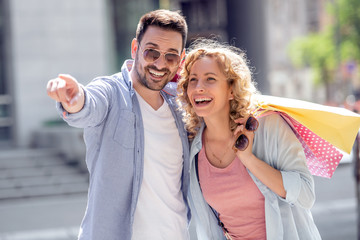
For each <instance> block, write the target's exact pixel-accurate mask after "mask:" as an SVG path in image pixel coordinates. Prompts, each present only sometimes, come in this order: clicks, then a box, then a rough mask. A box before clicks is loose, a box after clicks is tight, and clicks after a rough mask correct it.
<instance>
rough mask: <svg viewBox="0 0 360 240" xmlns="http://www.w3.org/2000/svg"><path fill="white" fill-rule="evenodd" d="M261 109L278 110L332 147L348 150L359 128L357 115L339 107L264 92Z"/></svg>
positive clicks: (359, 119) (260, 104)
mask: <svg viewBox="0 0 360 240" xmlns="http://www.w3.org/2000/svg"><path fill="white" fill-rule="evenodd" d="M259 100H260V101H259V106H260V107H261V108H263V109H268V110H273V111H280V112H283V113H286V114H288V115H289V116H290V117H292V118H293V119H295V120H296V121H298V122H299V123H301V124H302V125H304V126H306V127H307V128H308V129H310V130H311V131H313V132H314V133H315V134H317V135H318V136H320V137H321V138H323V139H325V140H326V141H328V142H329V143H331V144H333V145H334V146H335V147H337V148H339V149H341V150H343V151H344V152H347V153H350V152H351V149H352V146H353V144H354V141H355V137H356V134H357V133H358V131H359V128H360V115H359V114H356V113H354V112H352V111H349V110H347V109H344V108H339V107H330V106H325V105H321V104H316V103H311V102H306V101H301V100H296V99H290V98H281V97H273V96H266V95H263V96H261V97H260V98H259Z"/></svg>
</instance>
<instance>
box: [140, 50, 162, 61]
mask: <svg viewBox="0 0 360 240" xmlns="http://www.w3.org/2000/svg"><path fill="white" fill-rule="evenodd" d="M159 57H160V52H159V51H156V50H155V49H146V50H145V51H144V59H145V61H147V62H154V61H156V60H157V59H158V58H159Z"/></svg>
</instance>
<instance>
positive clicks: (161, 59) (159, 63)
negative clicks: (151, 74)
mask: <svg viewBox="0 0 360 240" xmlns="http://www.w3.org/2000/svg"><path fill="white" fill-rule="evenodd" d="M154 64H155V66H156V67H157V68H158V69H162V68H166V67H168V66H167V62H166V59H165V55H164V54H161V55H160V57H159V58H158V59H156V60H155V62H154Z"/></svg>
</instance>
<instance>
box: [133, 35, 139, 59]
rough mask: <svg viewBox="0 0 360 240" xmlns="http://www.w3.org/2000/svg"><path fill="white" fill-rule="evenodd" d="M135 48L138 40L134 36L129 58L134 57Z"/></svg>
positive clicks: (136, 48)
mask: <svg viewBox="0 0 360 240" xmlns="http://www.w3.org/2000/svg"><path fill="white" fill-rule="evenodd" d="M137 50H138V41H137V39H136V38H134V39H133V40H132V42H131V58H132V59H135V56H136V52H137Z"/></svg>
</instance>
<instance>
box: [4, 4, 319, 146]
mask: <svg viewBox="0 0 360 240" xmlns="http://www.w3.org/2000/svg"><path fill="white" fill-rule="evenodd" d="M318 1H320V0H317V1H312V0H306V1H301V0H286V1H284V0H274V1H264V0H242V1H238V0H225V1H223V0H146V1H142V0H134V1H125V0H106V1H104V0H77V1H72V0H62V1H57V0H0V147H2V146H5V147H8V146H13V147H29V146H31V144H32V141H33V137H34V135H33V133H34V131H37V130H38V129H41V128H43V127H46V126H48V125H50V124H54V123H56V122H57V121H59V116H58V114H57V112H56V110H55V107H54V105H55V104H54V101H52V100H51V99H49V98H48V96H47V94H46V83H47V81H48V80H50V79H52V78H55V77H56V76H57V75H58V74H59V73H68V74H71V75H73V76H74V77H75V78H77V79H78V80H79V82H80V83H82V84H87V83H88V82H89V81H90V80H91V79H93V78H94V77H96V76H99V75H108V74H113V73H115V72H117V71H118V70H119V69H120V67H121V64H122V62H123V60H125V59H127V58H130V44H131V40H132V38H134V37H135V29H136V25H137V22H138V19H139V17H140V16H141V15H142V14H144V13H145V12H148V11H150V10H153V9H157V8H170V9H179V10H181V11H182V12H183V14H184V15H185V16H186V19H187V22H188V25H189V36H188V44H189V43H190V42H191V41H192V40H194V39H195V38H197V37H216V38H218V39H219V40H220V41H224V42H230V44H232V45H235V46H237V47H240V48H242V49H243V50H245V51H246V53H247V56H248V58H249V60H250V63H251V66H252V67H253V69H254V79H255V80H256V82H257V83H258V88H259V90H260V91H261V92H262V93H264V94H272V95H277V96H284V97H293V98H300V99H306V100H312V98H313V96H314V95H315V94H314V93H313V90H312V84H311V76H310V74H309V73H308V71H306V70H297V69H294V68H293V67H292V65H291V63H290V60H289V58H288V56H287V52H286V45H287V44H288V43H289V42H290V41H291V40H292V39H293V38H295V37H297V36H301V35H304V34H306V33H308V32H309V31H312V30H313V29H316V28H317V22H318V13H319V9H318V5H317V2H318Z"/></svg>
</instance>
